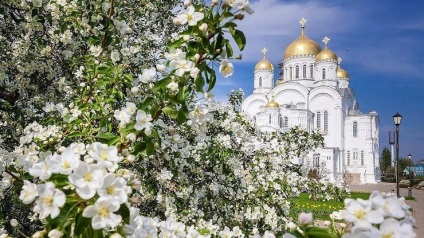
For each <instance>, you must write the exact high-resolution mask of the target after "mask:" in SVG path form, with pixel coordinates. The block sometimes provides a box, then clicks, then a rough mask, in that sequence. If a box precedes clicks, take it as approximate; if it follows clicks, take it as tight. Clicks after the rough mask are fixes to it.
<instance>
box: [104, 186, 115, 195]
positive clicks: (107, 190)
mask: <svg viewBox="0 0 424 238" xmlns="http://www.w3.org/2000/svg"><path fill="white" fill-rule="evenodd" d="M106 192H107V194H109V195H114V194H115V193H116V189H115V187H113V186H109V187H107V188H106Z"/></svg>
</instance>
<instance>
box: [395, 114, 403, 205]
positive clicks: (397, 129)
mask: <svg viewBox="0 0 424 238" xmlns="http://www.w3.org/2000/svg"><path fill="white" fill-rule="evenodd" d="M401 121H402V115H400V114H399V113H398V112H397V113H396V114H395V115H394V116H393V122H394V123H395V126H396V195H397V196H398V197H400V195H399V126H400V122H401Z"/></svg>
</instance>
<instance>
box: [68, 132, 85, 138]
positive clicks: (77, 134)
mask: <svg viewBox="0 0 424 238" xmlns="http://www.w3.org/2000/svg"><path fill="white" fill-rule="evenodd" d="M77 136H82V132H77V131H76V132H72V133H71V134H69V135H68V137H69V138H70V137H77Z"/></svg>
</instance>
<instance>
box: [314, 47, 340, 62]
mask: <svg viewBox="0 0 424 238" xmlns="http://www.w3.org/2000/svg"><path fill="white" fill-rule="evenodd" d="M315 59H316V60H317V61H321V60H337V55H336V54H335V53H334V52H333V51H331V50H329V49H327V48H326V49H323V50H322V51H321V52H320V53H319V54H318V55H317V57H316V58H315Z"/></svg>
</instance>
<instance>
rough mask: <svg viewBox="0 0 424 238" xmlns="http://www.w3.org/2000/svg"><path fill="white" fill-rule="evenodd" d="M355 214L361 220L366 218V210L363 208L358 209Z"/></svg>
mask: <svg viewBox="0 0 424 238" xmlns="http://www.w3.org/2000/svg"><path fill="white" fill-rule="evenodd" d="M354 215H355V217H356V218H358V219H359V220H364V219H365V215H366V212H365V210H363V209H361V210H357V211H356V212H355V214H354Z"/></svg>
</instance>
